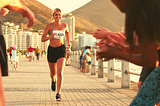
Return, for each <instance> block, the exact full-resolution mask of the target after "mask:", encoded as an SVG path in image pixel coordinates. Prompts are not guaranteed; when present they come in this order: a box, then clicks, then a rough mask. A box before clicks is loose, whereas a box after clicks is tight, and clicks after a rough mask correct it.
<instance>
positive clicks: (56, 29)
mask: <svg viewBox="0 0 160 106" xmlns="http://www.w3.org/2000/svg"><path fill="white" fill-rule="evenodd" d="M52 17H53V23H50V24H48V25H47V26H46V28H45V30H44V33H43V35H42V39H41V41H42V42H45V41H47V40H49V41H50V43H49V46H48V51H47V60H48V64H49V68H50V76H51V80H52V84H51V89H52V90H53V91H55V90H56V74H57V94H56V100H57V101H62V99H61V94H60V91H61V88H62V84H63V71H64V67H65V62H66V57H67V52H66V47H65V45H64V40H63V39H64V37H66V39H67V46H68V48H70V41H69V30H68V26H67V24H65V23H62V22H61V19H62V12H61V10H60V9H59V8H56V9H55V10H54V11H53V15H52ZM47 34H49V36H47Z"/></svg>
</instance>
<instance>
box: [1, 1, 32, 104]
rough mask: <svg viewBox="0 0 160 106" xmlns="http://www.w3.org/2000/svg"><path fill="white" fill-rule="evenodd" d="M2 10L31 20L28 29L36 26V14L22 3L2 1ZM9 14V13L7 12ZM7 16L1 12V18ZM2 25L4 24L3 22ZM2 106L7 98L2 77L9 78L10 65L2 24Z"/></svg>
mask: <svg viewBox="0 0 160 106" xmlns="http://www.w3.org/2000/svg"><path fill="white" fill-rule="evenodd" d="M0 8H6V9H8V10H11V11H13V12H17V13H20V14H22V16H23V17H27V18H28V19H29V23H28V27H31V26H32V25H33V24H34V14H33V13H32V12H31V11H30V10H29V9H28V8H27V7H26V6H24V5H22V4H21V2H20V1H18V0H17V1H15V0H1V1H0ZM6 12H7V11H6ZM4 15H6V13H5V12H2V11H1V16H4ZM1 23H2V22H1ZM0 48H1V51H0V71H1V72H0V106H5V98H4V93H3V85H2V78H1V76H8V63H7V57H6V55H5V54H6V45H5V41H4V37H3V33H2V24H0Z"/></svg>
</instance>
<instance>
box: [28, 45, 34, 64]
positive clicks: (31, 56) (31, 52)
mask: <svg viewBox="0 0 160 106" xmlns="http://www.w3.org/2000/svg"><path fill="white" fill-rule="evenodd" d="M33 50H34V49H33V47H32V46H31V45H30V47H29V48H28V51H29V61H32V58H33Z"/></svg>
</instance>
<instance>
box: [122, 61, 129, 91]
mask: <svg viewBox="0 0 160 106" xmlns="http://www.w3.org/2000/svg"><path fill="white" fill-rule="evenodd" d="M126 70H127V71H129V62H127V61H124V60H122V77H121V88H130V75H129V74H126V73H125V71H126Z"/></svg>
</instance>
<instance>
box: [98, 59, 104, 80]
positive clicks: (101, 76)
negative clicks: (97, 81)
mask: <svg viewBox="0 0 160 106" xmlns="http://www.w3.org/2000/svg"><path fill="white" fill-rule="evenodd" d="M102 60H103V59H98V78H103V77H104V70H103V62H102Z"/></svg>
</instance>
